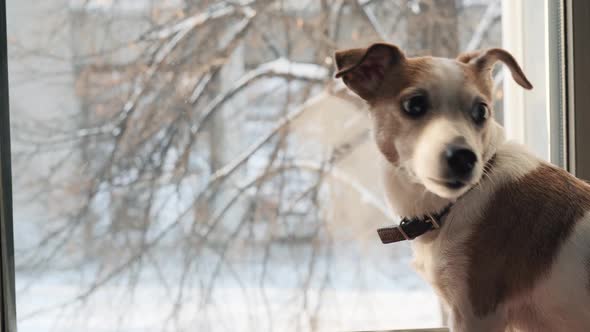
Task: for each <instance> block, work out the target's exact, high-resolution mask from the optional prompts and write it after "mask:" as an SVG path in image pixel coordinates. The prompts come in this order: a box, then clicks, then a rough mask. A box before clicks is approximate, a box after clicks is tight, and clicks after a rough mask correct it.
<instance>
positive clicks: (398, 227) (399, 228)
mask: <svg viewBox="0 0 590 332" xmlns="http://www.w3.org/2000/svg"><path fill="white" fill-rule="evenodd" d="M397 229H398V230H399V232H400V233H402V235H403V236H404V237H405V238H406V240H408V241H410V240H411V239H410V237H409V236H408V234H406V232H405V231H404V229H403V228H402V225H401V223H400V225H399V226H397Z"/></svg>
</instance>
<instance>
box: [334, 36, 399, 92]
mask: <svg viewBox="0 0 590 332" xmlns="http://www.w3.org/2000/svg"><path fill="white" fill-rule="evenodd" d="M334 58H335V60H336V67H337V69H338V72H337V73H336V78H340V77H342V80H343V81H344V84H346V86H348V87H349V88H350V89H351V90H352V91H354V92H355V93H356V94H358V95H359V96H360V97H361V98H363V99H365V100H370V99H372V98H373V97H375V94H376V92H377V89H378V88H379V87H380V86H381V83H383V80H384V78H385V75H386V74H387V72H388V70H389V69H390V68H391V67H392V66H394V65H397V64H399V63H401V62H402V61H404V60H405V56H404V54H403V53H402V52H401V51H400V49H399V48H397V46H394V45H390V44H384V43H378V44H373V45H371V46H370V47H368V48H355V49H350V50H344V51H338V52H336V54H335V55H334Z"/></svg>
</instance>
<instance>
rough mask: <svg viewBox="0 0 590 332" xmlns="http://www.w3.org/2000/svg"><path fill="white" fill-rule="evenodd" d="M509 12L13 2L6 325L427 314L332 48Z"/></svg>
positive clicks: (292, 326) (309, 325)
mask: <svg viewBox="0 0 590 332" xmlns="http://www.w3.org/2000/svg"><path fill="white" fill-rule="evenodd" d="M504 7H505V6H504V4H502V2H501V1H495V0H490V1H483V0H462V1H461V0H436V1H435V0H413V1H405V0H404V1H401V0H399V1H397V0H394V1H379V0H359V1H340V0H324V1H314V0H304V1H302V0H291V1H282V0H281V1H279V0H267V1H257V0H253V1H246V0H242V1H207V0H165V1H163V0H157V1H156V0H47V1H33V0H8V1H7V9H8V43H9V44H8V50H9V74H10V108H11V126H12V144H13V147H12V150H13V176H14V184H13V188H14V200H15V201H14V204H15V206H14V216H15V220H14V223H15V234H14V236H15V246H16V248H15V259H16V269H17V275H16V289H17V308H18V324H19V331H21V332H38V331H89V332H95V331H334V330H369V329H393V328H403V327H415V328H419V327H433V326H440V325H441V324H442V318H441V311H440V304H439V302H438V300H437V298H436V296H435V294H434V292H433V291H432V289H431V288H430V287H429V286H428V285H427V284H426V282H424V281H423V280H422V279H421V278H420V277H419V276H418V275H417V274H416V272H414V270H413V269H412V268H411V249H410V247H409V245H408V244H407V243H401V244H395V245H389V246H384V245H382V244H380V241H379V239H378V237H377V235H376V229H377V228H378V227H382V226H384V225H389V224H393V223H396V222H397V221H398V217H397V216H394V215H392V214H391V212H390V211H389V210H388V207H387V203H386V202H385V200H384V195H383V193H382V187H381V180H380V175H379V174H380V172H379V163H378V161H377V160H378V158H380V157H379V155H378V152H377V151H376V148H375V145H374V143H373V141H372V138H371V136H370V132H369V120H368V115H367V111H366V109H365V106H364V104H363V103H362V102H361V101H360V100H359V99H358V98H356V97H354V96H352V95H351V94H350V93H348V92H347V91H346V90H345V88H344V86H343V85H342V84H341V83H340V82H337V81H336V80H334V79H333V74H334V64H333V60H332V54H333V52H334V51H335V50H337V49H343V48H350V47H361V46H365V45H368V44H369V43H371V42H373V41H378V40H385V41H389V42H392V43H395V44H397V45H399V46H400V47H401V48H402V49H404V50H405V51H406V52H407V53H408V54H409V55H436V56H448V57H454V56H456V55H457V54H459V53H460V52H462V51H470V50H474V49H480V48H487V47H501V46H502V45H503V41H502V27H503V23H502V21H503V20H504V13H506V10H505V8H504ZM530 15H531V16H534V17H536V16H535V15H543V14H542V12H540V11H538V12H537V11H535V12H531V13H530ZM511 17H512V16H511ZM536 18H538V19H540V20H541V21H542V16H539V17H536ZM515 22H516V21H515ZM531 22H533V21H532V19H531ZM534 22H536V23H535V24H539V23H538V22H537V21H534ZM514 24H517V23H514ZM540 47H541V46H540ZM530 54H535V52H533V51H531V52H530V53H527V56H526V57H524V58H523V59H522V60H523V61H525V62H524V63H523V65H524V67H525V71H526V72H529V71H528V70H527V69H528V67H527V66H528V65H529V61H531V62H532V61H533V60H534V59H533V58H531V57H530V56H529V55H530ZM541 70H544V69H543V68H541ZM504 77H505V76H504V75H503V74H502V72H501V71H500V70H498V71H497V73H496V76H495V81H496V86H497V87H498V90H497V91H496V98H497V99H496V104H495V111H496V117H497V118H498V120H499V121H500V122H504V120H505V119H506V118H507V116H506V114H505V112H504V106H505V105H508V104H507V103H505V102H504V96H505V93H504V91H505V90H503V89H502V88H503V84H502V82H503V79H504ZM506 77H509V76H506ZM533 84H535V82H534V81H533ZM520 123H521V126H525V124H523V123H526V121H525V122H520ZM535 142H537V143H538V144H540V145H541V146H543V144H546V143H542V142H541V141H535Z"/></svg>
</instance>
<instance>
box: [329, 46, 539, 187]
mask: <svg viewBox="0 0 590 332" xmlns="http://www.w3.org/2000/svg"><path fill="white" fill-rule="evenodd" d="M335 60H336V65H337V69H338V72H337V73H336V77H337V78H340V77H341V78H342V79H343V81H344V83H345V84H346V85H347V86H348V87H349V88H350V89H351V90H352V91H354V92H355V93H356V94H357V95H359V96H360V97H361V98H363V99H364V100H366V101H367V102H368V103H369V105H370V109H371V115H372V118H373V120H374V133H375V138H376V141H377V145H378V147H379V150H380V151H381V152H382V153H383V155H384V156H385V157H386V158H387V160H389V162H390V163H392V164H394V165H396V166H397V167H399V169H400V170H401V171H403V172H405V174H407V176H408V177H410V178H411V180H412V181H415V182H418V183H420V184H422V185H424V187H426V189H428V190H429V191H431V192H433V193H435V194H437V195H438V196H441V197H445V198H454V197H457V196H459V195H461V194H462V193H464V192H465V191H466V190H468V189H469V188H470V187H471V186H472V185H473V184H475V183H477V182H478V181H479V180H480V178H481V176H482V174H483V170H484V165H485V163H486V161H487V160H488V159H489V158H491V156H492V155H493V153H494V151H495V147H494V145H495V144H496V142H497V140H499V137H498V136H499V135H501V130H500V129H499V128H500V127H499V125H498V124H497V123H496V122H495V121H494V119H493V118H492V115H493V109H492V105H493V103H492V92H493V78H492V69H493V67H494V64H495V63H496V62H497V61H501V62H503V63H504V64H506V65H507V66H508V68H509V69H510V71H511V73H512V77H513V78H514V80H515V81H516V82H517V83H518V84H519V85H521V86H522V87H524V88H525V89H532V85H531V83H529V81H528V79H527V78H526V76H525V75H524V73H523V72H522V70H521V69H520V67H519V65H518V63H517V62H516V61H515V60H514V58H513V57H512V56H511V55H510V54H509V53H508V52H506V51H504V50H502V49H490V50H487V51H482V52H472V53H469V54H463V55H460V56H459V57H458V58H457V59H446V58H435V57H415V58H412V57H406V56H405V55H404V54H403V52H402V51H401V50H400V49H399V48H398V47H396V46H394V45H390V44H383V43H379V44H373V45H371V46H370V47H368V48H362V49H350V50H344V51H339V52H336V55H335Z"/></svg>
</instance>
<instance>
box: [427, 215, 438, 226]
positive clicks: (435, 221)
mask: <svg viewBox="0 0 590 332" xmlns="http://www.w3.org/2000/svg"><path fill="white" fill-rule="evenodd" d="M428 222H430V223H431V224H432V225H433V226H434V228H435V229H439V228H440V223H439V222H438V220H436V218H435V217H433V216H432V215H428Z"/></svg>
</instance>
